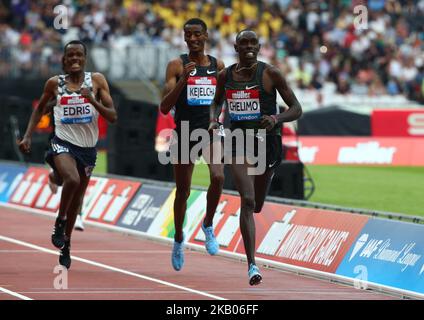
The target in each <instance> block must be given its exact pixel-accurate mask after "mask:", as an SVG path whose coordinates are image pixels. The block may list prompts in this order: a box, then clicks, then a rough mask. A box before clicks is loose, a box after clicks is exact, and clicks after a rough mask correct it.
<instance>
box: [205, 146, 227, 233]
mask: <svg viewBox="0 0 424 320" xmlns="http://www.w3.org/2000/svg"><path fill="white" fill-rule="evenodd" d="M222 154H223V151H222V143H221V141H216V142H213V143H212V144H210V146H209V148H206V149H205V150H204V151H203V157H204V158H205V161H206V163H207V164H208V167H209V177H210V184H209V188H208V193H207V196H206V199H207V206H206V217H205V221H204V225H205V226H206V227H209V226H211V225H212V222H213V217H214V215H215V211H216V207H217V206H218V203H219V199H220V197H221V193H222V188H223V187H224V164H223V163H221V162H222V160H221V159H222Z"/></svg>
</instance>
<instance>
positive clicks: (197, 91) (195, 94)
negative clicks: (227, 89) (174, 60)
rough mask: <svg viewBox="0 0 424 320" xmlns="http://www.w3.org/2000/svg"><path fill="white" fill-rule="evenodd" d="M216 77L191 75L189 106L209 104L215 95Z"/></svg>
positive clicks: (188, 83) (188, 89)
mask: <svg viewBox="0 0 424 320" xmlns="http://www.w3.org/2000/svg"><path fill="white" fill-rule="evenodd" d="M215 89H216V78H215V77H189V78H188V79H187V103H188V105H189V106H209V105H211V104H212V100H213V98H214V96H215Z"/></svg>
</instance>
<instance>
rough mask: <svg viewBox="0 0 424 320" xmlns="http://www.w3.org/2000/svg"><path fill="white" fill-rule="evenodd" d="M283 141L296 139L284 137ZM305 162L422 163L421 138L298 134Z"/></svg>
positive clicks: (357, 163) (418, 164) (419, 164)
mask: <svg viewBox="0 0 424 320" xmlns="http://www.w3.org/2000/svg"><path fill="white" fill-rule="evenodd" d="M283 141H285V143H290V142H291V143H294V142H296V141H295V140H293V139H289V138H287V139H284V138H283ZM297 144H298V152H299V157H300V160H301V161H302V162H303V163H305V164H325V165H334V164H335V165H343V164H347V165H397V166H423V165H424V152H423V150H424V139H423V138H388V137H379V138H377V137H366V138H365V137H346V138H340V137H299V139H298V140H297Z"/></svg>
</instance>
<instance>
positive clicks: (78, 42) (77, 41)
mask: <svg viewBox="0 0 424 320" xmlns="http://www.w3.org/2000/svg"><path fill="white" fill-rule="evenodd" d="M71 44H79V45H81V46H82V47H83V48H84V55H85V56H86V55H87V47H86V46H85V44H84V42H82V41H81V40H72V41H69V42H68V43H67V44H65V46H64V47H63V54H65V53H66V48H67V47H68V46H70V45H71Z"/></svg>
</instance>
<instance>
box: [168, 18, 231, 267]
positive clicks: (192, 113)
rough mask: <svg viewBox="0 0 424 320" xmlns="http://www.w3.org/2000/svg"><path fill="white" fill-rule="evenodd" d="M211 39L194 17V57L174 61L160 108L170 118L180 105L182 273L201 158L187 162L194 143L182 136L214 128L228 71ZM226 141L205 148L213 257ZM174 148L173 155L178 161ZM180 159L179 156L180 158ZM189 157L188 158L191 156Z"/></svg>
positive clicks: (189, 25)
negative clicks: (218, 93) (219, 83)
mask: <svg viewBox="0 0 424 320" xmlns="http://www.w3.org/2000/svg"><path fill="white" fill-rule="evenodd" d="M207 39H208V32H207V26H206V24H205V22H204V21H202V20H200V19H197V18H194V19H190V20H188V21H187V22H186V23H185V24H184V40H185V42H186V43H187V46H188V49H189V54H188V55H187V54H184V55H181V56H180V57H178V58H176V59H174V60H171V61H170V62H169V63H168V66H167V69H166V87H165V91H164V98H163V100H162V102H161V104H160V110H161V111H162V112H163V113H164V114H167V113H168V112H169V111H170V110H171V109H172V108H173V107H174V106H175V123H176V129H175V132H176V134H177V135H178V139H177V141H173V142H174V143H178V151H179V152H178V155H176V156H177V159H176V160H175V161H173V165H174V176H175V182H176V187H177V190H176V195H175V201H174V226H175V236H174V247H173V250H172V257H171V260H172V266H173V267H174V269H175V270H177V271H178V270H181V268H182V267H183V265H184V251H183V250H184V234H183V223H184V218H185V211H186V208H187V199H188V197H189V195H190V186H191V178H192V174H193V169H194V163H195V160H196V159H192V158H190V159H188V161H182V158H184V154H181V152H182V151H183V150H182V146H183V145H184V144H187V145H188V146H189V150H184V151H187V152H189V151H191V149H192V147H193V145H194V143H193V142H190V141H187V140H188V139H189V138H188V137H187V136H182V134H181V133H182V132H184V130H185V129H184V127H185V128H186V129H187V126H188V132H189V134H190V133H191V132H193V130H195V129H203V130H205V132H206V133H207V129H208V126H209V106H210V104H211V102H212V99H213V97H214V94H215V87H216V78H217V75H218V72H219V71H220V70H222V69H223V68H224V63H223V62H222V61H219V60H217V59H215V58H214V57H212V56H209V55H206V54H205V43H206V40H207ZM221 147H222V146H221V141H220V140H219V141H217V142H216V143H211V144H210V145H209V146H207V147H206V148H204V149H202V155H203V157H204V158H205V160H206V162H207V164H208V167H209V172H210V186H209V189H208V192H207V209H206V217H205V219H204V221H203V222H202V230H203V231H204V232H205V236H206V241H205V246H206V250H207V251H208V253H209V254H211V255H214V254H216V253H217V252H218V250H219V245H218V242H217V241H216V238H215V235H214V233H213V217H214V214H215V210H216V207H217V205H218V202H219V198H220V196H221V193H222V188H223V184H224V173H223V164H222V163H214V161H212V157H213V154H218V153H220V152H221ZM172 156H173V155H172V148H171V157H172ZM174 156H175V155H174ZM186 156H187V155H186Z"/></svg>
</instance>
